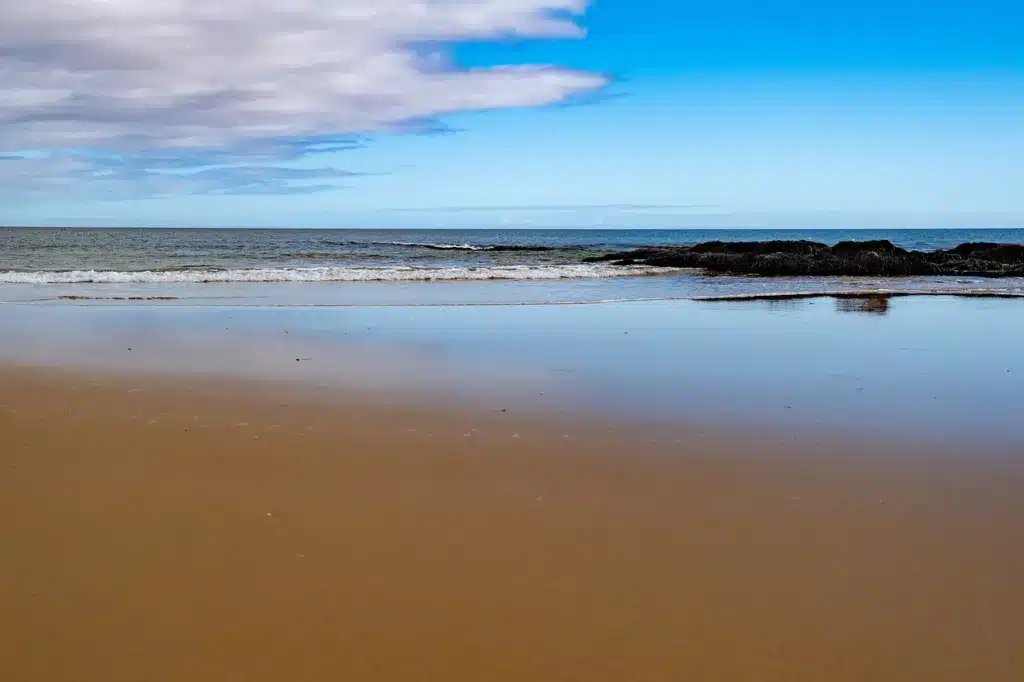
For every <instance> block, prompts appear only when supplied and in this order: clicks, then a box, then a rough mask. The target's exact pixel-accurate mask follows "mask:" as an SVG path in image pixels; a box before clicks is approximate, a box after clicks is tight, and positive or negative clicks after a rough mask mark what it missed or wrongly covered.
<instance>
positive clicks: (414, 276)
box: [0, 263, 677, 284]
mask: <svg viewBox="0 0 1024 682" xmlns="http://www.w3.org/2000/svg"><path fill="white" fill-rule="evenodd" d="M676 271H677V269H676V268H659V267H651V266H644V265H636V266H627V267H622V266H613V265H607V264H603V263H602V264H566V265H544V266H540V265H509V266H494V267H479V268H472V267H461V268H413V267H387V268H360V267H327V266H325V267H309V268H248V269H232V270H216V269H209V270H194V269H189V270H143V271H138V272H128V271H118V270H72V271H67V272H58V271H39V272H18V271H7V272H0V283H4V284H208V283H210V284H212V283H230V282H267V283H271V282H414V281H421V282H429V281H460V280H554V279H598V278H605V277H637V276H647V275H661V274H667V273H670V272H676Z"/></svg>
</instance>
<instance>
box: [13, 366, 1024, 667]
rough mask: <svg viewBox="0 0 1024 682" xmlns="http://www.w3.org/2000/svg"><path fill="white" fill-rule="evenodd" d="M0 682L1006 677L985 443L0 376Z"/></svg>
mask: <svg viewBox="0 0 1024 682" xmlns="http://www.w3.org/2000/svg"><path fill="white" fill-rule="evenodd" d="M0 394H2V396H3V405H2V409H0V439H2V442H3V443H5V444H7V446H6V447H5V448H4V449H3V462H2V466H3V468H4V470H5V475H4V476H3V478H2V482H0V505H2V507H0V527H2V531H0V535H2V537H4V538H5V539H6V540H5V557H6V559H5V561H4V562H3V566H2V568H0V585H2V586H3V587H2V590H3V591H2V608H0V614H3V615H2V616H0V619H2V620H0V623H2V625H0V633H2V641H3V642H4V644H3V652H2V655H0V661H2V663H0V676H2V677H3V679H5V680H17V681H21V680H52V681H59V680H81V679H104V680H111V681H117V680H126V681H127V680H140V679H146V680H182V679H218V680H277V679H283V678H288V679H307V680H335V679H361V680H422V679H449V680H476V679H489V680H523V679H586V680H621V679H629V680H668V679H694V680H702V679H706V680H721V679H730V680H818V679H826V678H827V679H830V680H836V681H842V680H864V679H871V680H908V679H928V680H964V679H985V680H1015V679H1019V677H1020V675H1021V674H1022V673H1024V654H1022V652H1024V623H1022V620H1021V617H1020V613H1021V607H1022V606H1024V591H1022V590H1021V588H1020V583H1019V576H1020V575H1021V573H1022V571H1024V551H1022V549H1021V547H1020V545H1019V543H1018V542H1017V539H1018V538H1019V537H1020V536H1021V533H1022V531H1024V498H1022V496H1021V494H1020V491H1021V490H1022V484H1024V462H1022V460H1021V459H1020V458H1019V457H1014V456H1012V455H1013V453H1011V452H1006V451H1002V452H1001V451H998V450H993V451H991V452H986V451H983V450H979V451H976V452H965V451H961V450H957V449H955V448H952V449H949V450H946V451H943V450H941V449H939V450H936V449H935V448H923V449H922V448H915V447H914V446H913V445H912V444H907V443H905V442H893V443H886V442H884V441H864V442H853V441H848V442H833V441H825V440H821V439H818V438H806V439H801V438H793V437H792V435H790V436H788V437H780V436H775V437H772V436H768V437H761V438H757V439H754V440H752V439H751V438H750V435H749V434H742V435H739V436H737V435H732V434H730V433H729V432H728V431H716V430H714V429H704V430H701V431H700V432H696V431H694V430H692V429H679V430H673V429H669V428H663V429H649V430H637V428H636V427H630V426H628V425H612V424H608V423H600V424H597V423H587V422H580V421H574V422H564V421H562V422H560V421H559V420H556V419H547V420H544V419H539V418H537V417H536V416H532V415H531V416H528V417H524V416H521V415H516V414H510V413H508V412H504V413H502V412H500V411H482V410H455V409H449V408H444V409H431V408H429V407H424V406H422V405H420V406H415V407H410V406H405V405H403V404H401V403H400V402H397V403H396V402H392V403H391V404H379V403H377V402H374V401H366V402H364V401H362V400H361V399H360V396H359V395H358V394H352V393H349V394H340V393H337V394H331V395H326V394H322V393H318V394H316V395H312V394H309V393H304V392H303V391H302V390H300V389H299V388H298V387H296V386H282V385H280V384H275V383H265V382H229V381H226V380H219V381H198V382H197V381H191V380H190V381H187V382H183V381H181V380H178V379H173V378H152V377H151V378H146V377H139V376H134V377H133V376H124V375H117V376H114V375H103V374H89V373H74V372H65V371H55V370H40V369H24V368H17V367H12V366H5V367H4V368H3V370H2V371H0Z"/></svg>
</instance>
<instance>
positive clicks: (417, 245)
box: [321, 240, 576, 251]
mask: <svg viewBox="0 0 1024 682" xmlns="http://www.w3.org/2000/svg"><path fill="white" fill-rule="evenodd" d="M321 243H322V244H326V245H329V246H362V247H365V246H390V247H404V248H410V249H430V250H432V251H558V250H561V251H569V250H576V247H553V246H539V245H530V244H468V243H466V244H445V243H434V242H354V241H347V242H337V241H330V240H325V241H323V242H321Z"/></svg>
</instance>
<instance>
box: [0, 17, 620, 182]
mask: <svg viewBox="0 0 1024 682" xmlns="http://www.w3.org/2000/svg"><path fill="white" fill-rule="evenodd" d="M588 3H589V0H290V1H289V2H281V1H280V0H174V1H168V0H32V2H15V1H11V2H3V3H0V92H3V93H4V96H3V98H2V99H0V152H3V151H17V150H25V149H35V150H39V149H43V150H60V149H104V150H111V151H115V152H121V153H137V152H139V151H140V150H158V149H173V148H192V149H196V150H206V151H200V152H198V153H199V154H200V155H202V154H208V155H213V156H214V157H216V156H217V155H218V154H226V153H227V152H226V151H224V150H234V151H235V152H238V151H244V150H249V151H251V152H253V153H256V151H255V150H258V149H259V148H260V145H262V144H264V143H263V142H261V141H263V140H276V141H277V142H276V143H275V144H277V145H278V146H277V147H276V148H274V151H276V152H280V153H284V154H285V155H287V153H288V152H289V150H291V152H293V153H297V154H301V153H302V148H301V146H299V147H289V144H290V143H288V142H287V140H289V139H293V138H302V139H304V140H306V141H307V143H312V142H314V141H316V140H318V139H324V140H333V141H337V140H338V139H339V137H340V136H346V135H353V134H359V133H375V132H388V131H396V130H408V129H409V126H410V125H424V126H425V129H427V130H429V129H430V127H431V125H432V124H431V123H429V122H431V121H434V120H436V119H437V118H438V117H440V116H444V115H445V114H449V113H453V112H463V111H473V110H485V109H495V108H506V107H529V106H538V105H547V104H554V103H559V102H564V101H566V100H567V99H570V98H572V97H574V96H576V95H579V94H585V93H587V92H591V91H593V90H595V89H598V88H600V87H601V86H602V85H604V83H605V78H604V77H603V76H602V75H600V74H595V73H588V72H581V71H575V70H570V69H564V68H559V67H557V66H550V65H527V66H501V67H495V68H485V69H460V68H457V67H456V66H455V65H453V64H451V63H450V62H449V61H448V59H447V57H446V54H445V51H444V46H445V45H446V44H450V43H453V42H460V41H476V40H492V39H503V38H508V37H518V38H540V39H544V38H574V37H579V36H580V35H581V33H582V32H581V29H580V28H579V26H578V25H577V23H576V22H575V21H574V19H575V17H577V16H579V15H580V14H581V13H582V12H583V11H584V10H585V9H586V6H587V4H588ZM410 122H419V123H414V124H411V123H410ZM423 122H426V123H423ZM441 130H443V128H441ZM328 144H330V142H328ZM271 147H273V145H271ZM147 154H148V156H147ZM257 155H258V153H257ZM147 158H148V159H149V160H150V161H153V162H154V163H158V164H159V163H161V162H162V163H165V164H166V163H168V162H167V161H166V159H167V158H170V157H169V156H164V157H161V156H160V154H159V153H155V152H146V154H143V155H142V156H141V159H142V160H144V159H147ZM161 158H163V161H161ZM214 160H217V159H214ZM171 163H173V162H171Z"/></svg>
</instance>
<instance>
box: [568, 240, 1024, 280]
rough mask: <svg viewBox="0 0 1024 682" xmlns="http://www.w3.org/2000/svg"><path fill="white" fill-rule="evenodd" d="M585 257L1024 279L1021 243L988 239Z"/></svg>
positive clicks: (739, 268) (717, 244)
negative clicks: (916, 247)
mask: <svg viewBox="0 0 1024 682" xmlns="http://www.w3.org/2000/svg"><path fill="white" fill-rule="evenodd" d="M585 261H586V262H611V263H614V264H616V265H634V264H644V265H654V266H661V267H677V268H700V269H704V270H707V271H709V272H734V273H746V274H757V275H800V276H818V275H821V276H825V275H870V276H892V277H898V276H912V275H961V276H975V277H1024V245H1020V244H995V243H987V242H975V243H967V244H961V245H960V246H957V247H956V248H953V249H948V250H940V251H930V252H929V251H908V250H907V249H904V248H901V247H899V246H896V245H895V244H893V243H892V242H890V241H888V240H884V239H879V240H871V241H863V242H857V241H845V242H839V243H838V244H836V245H835V246H831V247H830V246H828V245H827V244H821V243H818V242H812V241H807V240H801V241H766V242H722V241H712V242H704V243H702V244H696V245H693V246H665V247H652V248H643V249H636V250H633V251H626V252H622V253H610V254H605V255H603V256H594V257H591V258H587V259H585Z"/></svg>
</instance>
